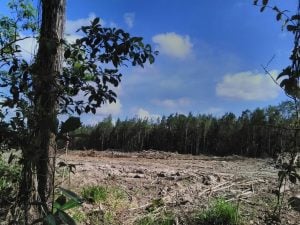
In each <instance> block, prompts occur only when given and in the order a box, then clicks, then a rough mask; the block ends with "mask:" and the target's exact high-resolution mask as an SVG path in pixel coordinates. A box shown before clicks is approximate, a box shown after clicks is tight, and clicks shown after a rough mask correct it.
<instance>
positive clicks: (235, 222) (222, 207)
mask: <svg viewBox="0 0 300 225" xmlns="http://www.w3.org/2000/svg"><path fill="white" fill-rule="evenodd" d="M195 222H196V223H195V224H197V225H240V224H241V222H240V215H239V210H238V208H237V206H235V205H233V204H232V203H230V202H226V201H225V200H224V199H218V200H216V201H215V202H214V203H213V204H212V205H211V206H210V207H209V208H208V209H207V210H204V211H202V212H199V213H197V214H196V216H195Z"/></svg>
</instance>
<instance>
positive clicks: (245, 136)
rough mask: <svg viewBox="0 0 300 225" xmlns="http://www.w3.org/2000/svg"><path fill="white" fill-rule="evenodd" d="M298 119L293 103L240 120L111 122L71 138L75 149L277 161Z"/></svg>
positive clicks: (206, 117) (175, 117)
mask: <svg viewBox="0 0 300 225" xmlns="http://www.w3.org/2000/svg"><path fill="white" fill-rule="evenodd" d="M295 118H296V111H295V108H294V103H293V102H291V101H286V102H282V103H281V104H279V105H277V106H269V107H267V108H264V109H260V108H257V109H255V110H253V111H250V110H245V111H244V112H242V114H241V115H240V116H239V117H237V116H236V115H234V114H233V113H226V114H225V115H223V116H222V117H219V118H218V117H214V116H212V115H203V114H199V115H193V114H189V115H182V114H171V115H169V116H163V117H162V118H161V119H160V120H158V121H151V120H150V119H139V118H133V119H126V120H124V121H121V120H117V121H116V123H113V121H112V118H111V117H107V118H106V119H104V120H103V121H102V122H99V123H98V124H97V125H95V126H85V127H82V128H80V129H78V130H76V131H75V132H73V133H72V134H71V144H70V148H72V149H81V150H82V149H97V150H105V149H123V150H128V151H138V150H143V149H156V150H162V151H166V150H167V151H173V152H178V153H182V154H195V155H197V154H212V155H230V154H236V155H244V156H253V157H260V156H275V155H277V154H278V153H279V152H280V151H282V149H283V148H287V147H288V146H289V145H290V143H292V142H291V137H293V135H292V134H293V132H292V131H291V130H288V129H287V130H285V132H282V129H281V127H288V126H289V125H290V124H291V122H292V121H294V120H295Z"/></svg>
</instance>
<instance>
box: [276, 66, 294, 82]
mask: <svg viewBox="0 0 300 225" xmlns="http://www.w3.org/2000/svg"><path fill="white" fill-rule="evenodd" d="M291 74H292V68H291V67H290V66H288V67H287V68H285V69H284V70H283V71H282V72H281V73H280V74H279V75H278V76H277V78H276V79H277V80H278V79H279V78H281V77H283V76H291Z"/></svg>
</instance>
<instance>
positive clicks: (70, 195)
mask: <svg viewBox="0 0 300 225" xmlns="http://www.w3.org/2000/svg"><path fill="white" fill-rule="evenodd" d="M58 189H59V190H60V191H61V192H62V194H63V195H65V196H66V197H68V198H69V199H73V200H74V201H76V202H78V203H82V200H81V198H80V197H79V196H78V195H77V194H75V193H74V192H73V191H70V190H67V189H64V188H61V187H59V188H58Z"/></svg>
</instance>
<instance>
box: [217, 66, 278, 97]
mask: <svg viewBox="0 0 300 225" xmlns="http://www.w3.org/2000/svg"><path fill="white" fill-rule="evenodd" d="M271 74H272V76H274V77H275V76H276V74H277V72H276V71H271ZM279 91H280V88H279V87H278V86H277V85H276V84H275V83H274V82H273V81H272V79H271V78H270V77H269V76H267V75H265V74H261V73H253V72H250V71H246V72H240V73H236V74H227V75H225V76H224V77H223V80H222V81H221V82H219V83H218V84H217V86H216V94H217V95H218V96H221V97H228V98H232V99H240V100H249V101H251V100H252V101H254V100H257V101H264V100H269V99H274V98H276V97H277V96H278V94H279Z"/></svg>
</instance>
